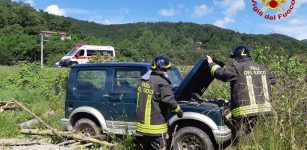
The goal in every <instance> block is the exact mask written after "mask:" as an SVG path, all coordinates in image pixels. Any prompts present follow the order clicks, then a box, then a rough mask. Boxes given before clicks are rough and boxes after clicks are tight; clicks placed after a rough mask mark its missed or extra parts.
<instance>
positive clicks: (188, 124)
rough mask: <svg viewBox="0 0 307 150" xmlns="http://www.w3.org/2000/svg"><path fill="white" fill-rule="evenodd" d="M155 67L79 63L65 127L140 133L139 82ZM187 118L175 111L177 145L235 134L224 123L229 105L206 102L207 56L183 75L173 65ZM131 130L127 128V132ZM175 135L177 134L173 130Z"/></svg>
mask: <svg viewBox="0 0 307 150" xmlns="http://www.w3.org/2000/svg"><path fill="white" fill-rule="evenodd" d="M149 69H150V64H149V63H135V62H134V63H124V62H122V63H121V62H112V63H97V64H82V65H75V66H73V67H72V68H71V72H70V75H69V79H68V85H67V96H66V102H65V118H63V119H61V123H62V126H63V127H64V128H66V129H68V130H72V129H74V130H75V131H77V132H78V133H81V134H83V135H86V136H93V135H99V134H103V133H107V132H112V133H114V134H135V128H136V126H135V120H136V95H137V94H136V86H137V84H138V83H139V82H140V79H141V76H142V75H144V74H145V73H146V72H147V71H148V70H149ZM168 74H169V79H170V80H171V82H172V86H173V91H174V95H175V98H176V100H178V103H179V104H180V107H181V108H182V110H183V111H184V115H183V118H178V117H177V116H176V115H175V114H172V113H170V114H169V115H168V116H169V126H170V131H172V132H174V129H175V127H176V131H175V136H170V138H174V139H172V141H173V148H174V149H179V148H181V149H213V148H214V146H215V145H217V144H223V143H225V142H226V141H229V140H230V139H231V130H230V129H229V128H228V127H227V126H226V125H225V123H224V120H223V116H222V112H223V111H224V107H219V106H218V105H216V104H213V103H208V102H204V101H202V100H201V99H200V98H198V97H197V96H196V95H202V94H203V93H204V91H205V89H206V88H207V87H208V86H209V85H210V83H211V82H212V80H213V77H212V76H211V75H210V69H209V66H208V64H207V62H206V60H204V59H201V60H199V61H198V62H197V63H196V65H195V66H194V68H193V69H192V70H191V71H190V72H189V74H188V75H187V76H186V77H185V78H184V79H182V77H181V75H180V73H179V71H178V70H177V69H176V68H175V67H174V66H173V67H172V69H171V70H170V71H169V72H168ZM127 132H128V133H127ZM170 135H172V134H170Z"/></svg>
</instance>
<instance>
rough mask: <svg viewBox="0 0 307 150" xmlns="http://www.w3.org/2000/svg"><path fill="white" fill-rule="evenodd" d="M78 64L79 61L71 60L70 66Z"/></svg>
mask: <svg viewBox="0 0 307 150" xmlns="http://www.w3.org/2000/svg"><path fill="white" fill-rule="evenodd" d="M77 64H78V63H77V62H71V63H70V66H74V65H77Z"/></svg>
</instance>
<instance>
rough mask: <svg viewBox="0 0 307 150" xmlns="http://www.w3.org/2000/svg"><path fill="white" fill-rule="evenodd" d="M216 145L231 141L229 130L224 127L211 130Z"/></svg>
mask: <svg viewBox="0 0 307 150" xmlns="http://www.w3.org/2000/svg"><path fill="white" fill-rule="evenodd" d="M212 132H213V135H214V138H215V141H216V143H217V144H222V143H225V142H227V141H229V140H230V139H231V130H230V129H229V128H228V127H227V126H226V125H225V126H218V129H217V130H212Z"/></svg>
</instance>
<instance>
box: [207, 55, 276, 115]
mask: <svg viewBox="0 0 307 150" xmlns="http://www.w3.org/2000/svg"><path fill="white" fill-rule="evenodd" d="M209 66H210V68H211V74H212V75H213V76H214V77H216V78H217V79H219V80H222V81H224V82H230V86H231V110H232V111H231V113H232V115H233V117H240V116H254V115H258V113H266V112H270V111H271V104H270V103H269V99H270V96H269V89H270V85H271V84H272V83H273V84H274V83H275V80H274V77H273V75H272V74H271V73H270V72H269V71H267V69H266V68H265V67H263V66H262V65H259V64H257V63H255V62H253V61H252V60H251V58H245V59H242V60H241V61H234V63H233V64H232V65H231V66H229V67H225V68H221V67H220V66H219V65H217V64H215V63H211V64H210V65H209Z"/></svg>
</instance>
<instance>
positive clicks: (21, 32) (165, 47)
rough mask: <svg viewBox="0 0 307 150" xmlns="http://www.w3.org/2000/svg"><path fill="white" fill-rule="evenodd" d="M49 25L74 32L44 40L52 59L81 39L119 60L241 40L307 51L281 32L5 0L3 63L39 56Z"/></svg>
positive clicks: (219, 47) (205, 49)
mask: <svg viewBox="0 0 307 150" xmlns="http://www.w3.org/2000/svg"><path fill="white" fill-rule="evenodd" d="M45 30H49V31H55V32H66V33H68V34H69V35H72V40H71V41H61V40H59V37H57V36H53V38H51V39H48V41H45V42H44V45H45V47H44V52H45V53H44V56H45V63H47V64H48V65H52V64H53V63H55V62H56V61H58V60H59V59H60V58H61V57H62V56H63V55H64V54H65V53H66V52H68V51H69V49H70V48H71V47H73V45H75V44H76V43H89V44H100V45H105V44H107V45H113V46H114V47H115V48H116V50H117V60H120V61H148V59H150V58H152V57H153V56H155V55H161V54H163V55H167V56H168V57H171V58H172V60H173V61H175V62H179V61H181V62H182V61H185V62H186V63H188V64H191V63H193V62H195V60H196V59H198V58H199V57H201V56H202V55H204V54H211V55H218V53H225V52H226V50H227V54H228V53H229V49H231V48H233V47H234V46H236V45H238V44H247V45H249V46H250V47H251V48H256V47H259V46H261V47H264V46H269V47H273V48H274V49H279V48H280V47H282V48H284V49H286V50H289V51H294V52H306V49H307V44H306V43H304V42H301V41H298V40H296V39H293V38H291V37H287V36H284V35H280V34H271V35H252V34H242V33H238V32H234V31H232V30H226V29H221V28H218V27H215V26H213V25H199V24H194V23H183V22H179V23H168V22H157V23H131V24H120V25H101V24H97V23H93V22H87V21H80V20H76V19H73V18H68V17H60V16H55V15H51V14H48V13H46V12H44V11H42V10H35V9H34V8H32V7H31V6H29V5H27V4H24V3H21V2H12V1H11V0H0V64H4V65H15V64H18V62H19V61H31V62H32V61H39V60H40V36H39V32H40V31H45ZM200 42H201V43H202V44H200ZM187 56H188V57H187ZM190 56H191V57H190ZM186 58H189V60H187V59H186Z"/></svg>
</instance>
